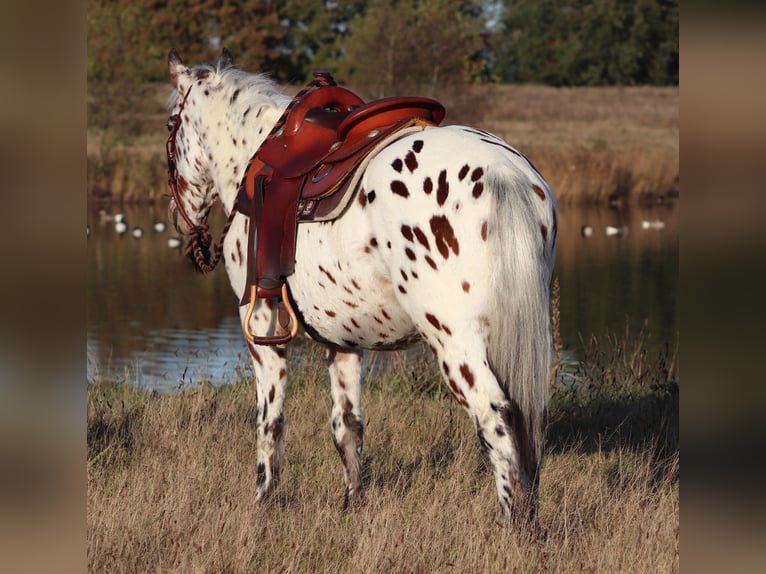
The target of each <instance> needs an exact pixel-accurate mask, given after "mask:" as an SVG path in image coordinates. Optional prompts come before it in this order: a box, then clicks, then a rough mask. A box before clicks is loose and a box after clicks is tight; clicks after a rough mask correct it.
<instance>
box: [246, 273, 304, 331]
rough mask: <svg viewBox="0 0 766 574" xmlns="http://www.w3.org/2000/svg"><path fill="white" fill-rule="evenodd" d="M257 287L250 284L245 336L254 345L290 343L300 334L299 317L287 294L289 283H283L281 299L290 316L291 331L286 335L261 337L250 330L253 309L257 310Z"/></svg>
mask: <svg viewBox="0 0 766 574" xmlns="http://www.w3.org/2000/svg"><path fill="white" fill-rule="evenodd" d="M257 289H258V287H257V286H256V285H251V286H250V304H249V305H248V307H247V313H246V314H245V320H244V322H243V323H242V331H243V332H244V333H245V338H246V339H247V340H248V341H250V342H251V343H252V344H253V345H284V344H285V343H289V342H290V341H291V340H292V339H293V338H294V337H295V336H296V335H297V334H298V317H297V316H296V315H295V311H294V310H293V307H292V305H290V299H289V297H288V296H287V283H283V284H282V301H281V303H282V304H283V305H284V306H285V310H286V311H287V315H288V316H289V318H290V332H289V333H287V334H285V335H274V336H266V337H259V336H257V335H253V334H252V333H251V332H250V319H251V318H252V316H253V311H254V310H255V302H256V300H257V298H258V297H257ZM277 312H279V310H277ZM277 320H279V319H277Z"/></svg>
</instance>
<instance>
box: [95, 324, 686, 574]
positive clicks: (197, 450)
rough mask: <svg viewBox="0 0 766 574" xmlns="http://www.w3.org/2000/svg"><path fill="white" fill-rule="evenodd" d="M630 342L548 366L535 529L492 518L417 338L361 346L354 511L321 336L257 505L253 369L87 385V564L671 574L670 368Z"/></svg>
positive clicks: (453, 411) (478, 467)
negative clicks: (242, 373)
mask: <svg viewBox="0 0 766 574" xmlns="http://www.w3.org/2000/svg"><path fill="white" fill-rule="evenodd" d="M641 344H642V343H641V340H640V338H639V339H638V340H624V339H622V338H609V339H607V340H604V341H595V340H594V341H593V342H592V345H591V346H590V347H588V352H587V353H586V354H585V356H584V358H583V360H582V361H581V362H580V363H579V364H577V365H575V366H571V365H570V366H568V367H562V368H561V369H560V371H559V377H558V379H557V382H556V384H555V386H554V392H553V401H552V411H551V427H550V430H549V435H548V436H549V449H548V454H547V456H546V459H545V462H544V466H543V471H542V479H541V498H540V505H541V506H540V523H541V527H542V535H541V536H540V537H539V538H531V537H529V536H527V534H526V533H524V532H519V531H517V530H515V529H512V528H505V527H503V526H501V525H500V524H499V523H498V520H499V518H500V514H499V507H498V503H497V500H496V495H495V486H494V482H493V478H492V473H491V471H490V469H489V466H488V461H487V460H486V459H485V457H484V455H483V454H482V452H481V450H480V448H479V445H478V440H477V439H476V436H475V433H474V431H473V427H472V425H471V423H470V421H469V420H468V417H467V416H465V414H464V413H463V412H462V410H461V409H460V408H459V407H456V406H455V405H454V403H453V402H452V400H451V399H450V398H449V397H448V396H447V394H446V393H444V392H443V391H442V390H441V389H442V387H441V384H440V382H439V372H438V370H437V369H436V368H435V366H433V365H431V362H432V361H428V360H427V358H426V357H427V355H425V354H421V353H418V352H417V351H413V352H410V353H409V354H406V355H405V354H397V355H394V356H393V360H392V361H390V362H387V363H386V364H384V361H383V355H373V357H372V363H373V364H372V366H371V367H370V368H368V370H367V371H366V373H365V378H364V381H365V396H364V408H365V418H366V421H367V432H366V435H365V439H366V442H365V453H364V459H365V465H366V474H365V477H364V480H365V484H366V487H367V503H366V505H365V506H364V507H363V508H361V509H358V510H355V511H352V512H348V513H346V512H343V511H342V510H341V505H342V499H343V479H342V472H341V466H340V462H339V460H338V459H337V454H336V453H335V450H334V448H333V446H332V441H331V438H330V433H329V425H328V419H329V413H330V395H329V388H328V379H327V375H326V373H325V368H324V361H323V360H322V359H321V357H320V351H319V350H318V349H317V348H316V347H313V346H309V347H308V349H307V350H306V351H305V353H304V354H303V355H302V360H300V361H298V362H297V364H295V365H293V367H294V368H293V372H292V374H291V382H290V388H289V392H288V398H287V402H286V411H287V412H286V417H287V426H286V437H285V440H286V447H287V448H286V463H285V467H284V470H283V475H282V482H281V483H280V485H279V486H278V487H277V490H276V493H275V495H274V496H273V497H272V499H270V500H269V501H268V502H266V503H264V504H256V503H254V502H253V492H254V482H255V476H256V469H255V464H256V462H255V433H254V424H255V422H254V420H255V397H254V387H253V385H252V384H251V383H249V382H248V381H247V380H243V381H242V382H241V383H240V384H238V385H223V386H220V387H216V386H214V385H212V384H209V383H205V384H201V385H198V386H195V387H193V388H187V389H183V390H182V391H180V392H178V393H176V394H172V395H159V394H157V393H152V392H148V391H145V390H139V389H136V388H135V387H133V386H131V385H128V384H119V385H115V384H110V383H103V382H101V383H98V384H91V385H89V387H88V459H89V463H88V513H87V514H88V563H89V568H90V570H92V571H98V572H104V571H106V572H146V571H167V572H252V571H256V570H258V571H264V572H453V571H454V572H495V571H515V572H538V571H550V572H562V571H593V572H616V571H620V572H630V571H634V572H647V571H657V572H672V571H677V570H678V524H679V522H678V521H679V507H678V486H679V478H678V442H677V428H678V416H677V414H678V411H677V398H678V386H677V375H676V368H675V365H674V363H673V361H672V360H670V357H669V356H668V355H663V356H662V357H661V358H658V359H651V358H649V357H648V356H647V355H646V354H645V353H643V352H642V351H641ZM413 375H415V376H414V377H413ZM573 381H576V384H575V385H573V384H572V382H573ZM647 405H648V406H647ZM613 407H614V408H613ZM617 407H619V408H617ZM628 429H630V431H629V432H628Z"/></svg>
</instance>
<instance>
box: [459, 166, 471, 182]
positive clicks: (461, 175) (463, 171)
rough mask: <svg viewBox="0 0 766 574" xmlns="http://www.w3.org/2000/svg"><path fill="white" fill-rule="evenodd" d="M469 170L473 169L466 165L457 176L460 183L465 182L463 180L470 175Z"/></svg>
mask: <svg viewBox="0 0 766 574" xmlns="http://www.w3.org/2000/svg"><path fill="white" fill-rule="evenodd" d="M469 169H471V168H470V167H468V164H465V165H464V166H463V167H461V168H460V172H459V173H458V174H457V178H458V179H459V180H460V181H463V179H464V178H465V176H466V175H467V174H468V170H469Z"/></svg>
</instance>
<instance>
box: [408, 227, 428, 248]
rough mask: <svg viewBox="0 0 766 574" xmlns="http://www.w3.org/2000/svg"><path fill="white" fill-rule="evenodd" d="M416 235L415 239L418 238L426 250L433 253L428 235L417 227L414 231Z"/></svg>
mask: <svg viewBox="0 0 766 574" xmlns="http://www.w3.org/2000/svg"><path fill="white" fill-rule="evenodd" d="M412 231H413V233H414V234H415V237H416V238H417V240H418V242H419V243H420V244H421V245H422V246H423V247H425V248H426V250H428V251H431V245H430V244H429V243H428V237H426V234H425V233H423V230H422V229H420V227H416V228H415V229H413V230H412Z"/></svg>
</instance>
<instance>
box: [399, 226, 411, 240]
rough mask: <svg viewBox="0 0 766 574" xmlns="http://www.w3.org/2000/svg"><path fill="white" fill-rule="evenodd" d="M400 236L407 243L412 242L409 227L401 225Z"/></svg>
mask: <svg viewBox="0 0 766 574" xmlns="http://www.w3.org/2000/svg"><path fill="white" fill-rule="evenodd" d="M402 235H404V238H405V239H406V240H407V241H412V237H413V236H412V228H411V227H410V226H409V225H402Z"/></svg>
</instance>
